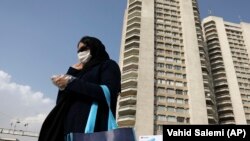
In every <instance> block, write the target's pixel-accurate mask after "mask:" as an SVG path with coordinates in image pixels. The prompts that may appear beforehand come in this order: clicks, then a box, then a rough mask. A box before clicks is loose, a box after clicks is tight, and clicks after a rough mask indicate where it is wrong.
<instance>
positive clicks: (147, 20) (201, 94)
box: [117, 0, 219, 135]
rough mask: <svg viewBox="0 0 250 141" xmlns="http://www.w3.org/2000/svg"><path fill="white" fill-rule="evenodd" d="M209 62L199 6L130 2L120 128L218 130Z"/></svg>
mask: <svg viewBox="0 0 250 141" xmlns="http://www.w3.org/2000/svg"><path fill="white" fill-rule="evenodd" d="M208 62H209V59H208V51H207V49H206V46H205V44H204V40H203V33H202V28H201V23H200V18H199V10H198V5H197V2H196V0H128V2H127V9H126V11H125V16H124V26H123V33H122V43H121V53H120V67H121V71H122V92H121V94H120V97H119V102H118V106H117V107H118V108H117V121H118V124H119V126H122V127H125V126H129V127H135V129H136V133H137V135H152V134H160V133H161V132H162V125H167V124H217V123H218V122H219V120H218V114H217V106H216V101H215V95H214V89H213V88H214V86H213V83H212V81H213V79H212V77H211V69H210V64H209V63H208Z"/></svg>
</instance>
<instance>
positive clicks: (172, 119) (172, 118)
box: [167, 116, 176, 122]
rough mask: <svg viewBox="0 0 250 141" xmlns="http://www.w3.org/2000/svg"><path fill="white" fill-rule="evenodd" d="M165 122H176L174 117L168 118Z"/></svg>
mask: <svg viewBox="0 0 250 141" xmlns="http://www.w3.org/2000/svg"><path fill="white" fill-rule="evenodd" d="M167 121H169V122H176V117H175V116H168V117H167Z"/></svg>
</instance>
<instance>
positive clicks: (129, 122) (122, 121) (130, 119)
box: [117, 115, 135, 127]
mask: <svg viewBox="0 0 250 141" xmlns="http://www.w3.org/2000/svg"><path fill="white" fill-rule="evenodd" d="M117 122H118V125H119V127H123V126H126V127H127V126H134V124H135V116H134V115H126V116H119V117H118V120H117Z"/></svg>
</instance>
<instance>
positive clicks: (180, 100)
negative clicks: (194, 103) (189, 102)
mask: <svg viewBox="0 0 250 141" xmlns="http://www.w3.org/2000/svg"><path fill="white" fill-rule="evenodd" d="M176 103H177V104H184V100H183V99H180V98H177V99H176Z"/></svg>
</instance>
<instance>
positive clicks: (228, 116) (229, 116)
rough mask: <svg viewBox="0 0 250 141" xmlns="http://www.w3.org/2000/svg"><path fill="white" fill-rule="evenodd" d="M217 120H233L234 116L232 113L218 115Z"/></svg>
mask: <svg viewBox="0 0 250 141" xmlns="http://www.w3.org/2000/svg"><path fill="white" fill-rule="evenodd" d="M219 118H220V119H223V118H234V114H233V113H227V114H221V115H219Z"/></svg>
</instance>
